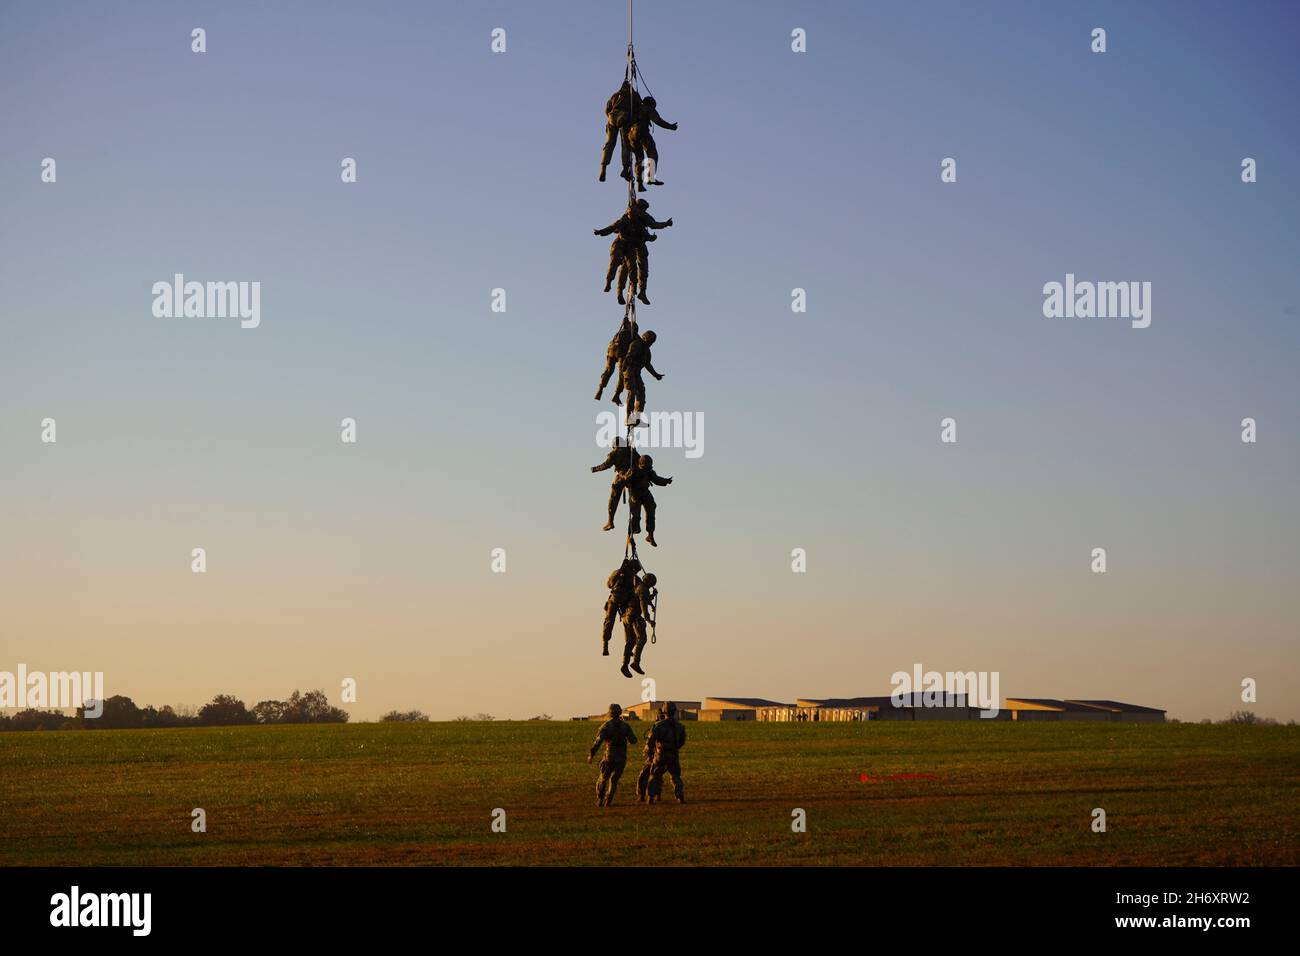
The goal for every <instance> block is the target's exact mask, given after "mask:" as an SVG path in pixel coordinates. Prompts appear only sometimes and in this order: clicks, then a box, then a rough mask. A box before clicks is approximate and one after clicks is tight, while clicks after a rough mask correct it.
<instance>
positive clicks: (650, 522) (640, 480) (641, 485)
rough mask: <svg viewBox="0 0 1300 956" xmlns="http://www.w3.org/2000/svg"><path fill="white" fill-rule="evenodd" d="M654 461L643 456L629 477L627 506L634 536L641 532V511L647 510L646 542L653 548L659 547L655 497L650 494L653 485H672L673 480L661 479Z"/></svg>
mask: <svg viewBox="0 0 1300 956" xmlns="http://www.w3.org/2000/svg"><path fill="white" fill-rule="evenodd" d="M654 465H655V463H654V459H653V458H651V457H650V456H649V455H642V456H641V457H640V458H638V459H637V463H636V468H635V469H634V470H633V471H632V473H631V474H629V475H628V476H627V481H626V483H625V484H626V487H627V506H628V508H629V509H631V511H632V528H631V533H632V534H638V533H640V531H641V510H642V509H643V508H644V509H645V530H646V535H645V540H646V544H648V545H650V546H651V547H655V548H657V547H659V543H658V542H657V541H655V496H654V495H653V494H651V492H650V486H651V485H659V486H661V487H662V486H664V485H671V484H672V483H673V480H672V479H671V478H661V477H659V475H658V474H656V472H655V468H654Z"/></svg>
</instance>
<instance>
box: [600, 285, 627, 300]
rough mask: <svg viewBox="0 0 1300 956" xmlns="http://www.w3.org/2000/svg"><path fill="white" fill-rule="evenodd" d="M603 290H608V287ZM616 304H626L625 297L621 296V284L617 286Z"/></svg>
mask: <svg viewBox="0 0 1300 956" xmlns="http://www.w3.org/2000/svg"><path fill="white" fill-rule="evenodd" d="M605 291H606V292H608V291H609V289H608V288H607V289H605ZM618 304H619V305H627V299H625V298H623V287H622V286H619V287H618Z"/></svg>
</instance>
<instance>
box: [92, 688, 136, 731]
mask: <svg viewBox="0 0 1300 956" xmlns="http://www.w3.org/2000/svg"><path fill="white" fill-rule="evenodd" d="M87 703H92V704H93V703H94V701H87ZM103 708H104V709H103V713H101V714H100V715H99V716H98V717H86V708H85V707H78V708H77V722H78V723H79V724H81V726H82V727H84V728H85V729H87V730H126V729H129V728H134V727H140V726H142V724H141V719H142V718H141V714H140V708H139V707H137V706H136V705H135V701H133V700H132V699H131V698H130V697H122V696H121V695H118V696H116V697H109V698H108V699H106V700H105V701H104V702H103Z"/></svg>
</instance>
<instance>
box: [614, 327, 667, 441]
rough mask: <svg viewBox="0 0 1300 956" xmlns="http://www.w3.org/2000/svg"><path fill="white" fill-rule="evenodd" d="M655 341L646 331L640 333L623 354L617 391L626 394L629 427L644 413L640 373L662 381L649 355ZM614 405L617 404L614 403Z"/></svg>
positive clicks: (643, 382)
mask: <svg viewBox="0 0 1300 956" xmlns="http://www.w3.org/2000/svg"><path fill="white" fill-rule="evenodd" d="M657 341H659V337H658V336H657V335H655V334H654V332H651V331H649V330H647V331H645V332H642V333H641V335H640V337H638V338H634V339H632V340H631V341H630V342H629V343H628V346H627V351H626V352H625V353H623V374H622V381H621V382H620V388H619V391H620V392H627V423H628V424H629V425H635V424H636V423H637V422H638V421H640V419H641V413H642V412H643V411H645V379H643V378H642V377H641V373H642V372H649V373H650V374H651V375H653V376H654V377H655V380H656V381H659V382H662V381H663V379H664V377H663V375H662V374H661V373H660V372H659V370H658V369H656V368H655V367H654V362H653V361H652V356H651V354H650V347H651V346H652V345H654V344H655V342H657ZM615 397H616V398H617V396H615ZM615 404H619V403H618V402H615Z"/></svg>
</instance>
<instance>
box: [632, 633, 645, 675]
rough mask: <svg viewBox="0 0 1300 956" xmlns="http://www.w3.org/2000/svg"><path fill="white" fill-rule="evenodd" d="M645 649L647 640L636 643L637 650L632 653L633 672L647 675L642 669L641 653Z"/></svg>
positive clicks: (643, 639)
mask: <svg viewBox="0 0 1300 956" xmlns="http://www.w3.org/2000/svg"><path fill="white" fill-rule="evenodd" d="M644 648H645V638H642V639H641V640H639V641H637V642H636V650H634V651H633V652H632V670H634V671H636V672H637V673H638V674H644V673H645V671H643V670H642V669H641V651H642V650H643V649H644Z"/></svg>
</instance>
